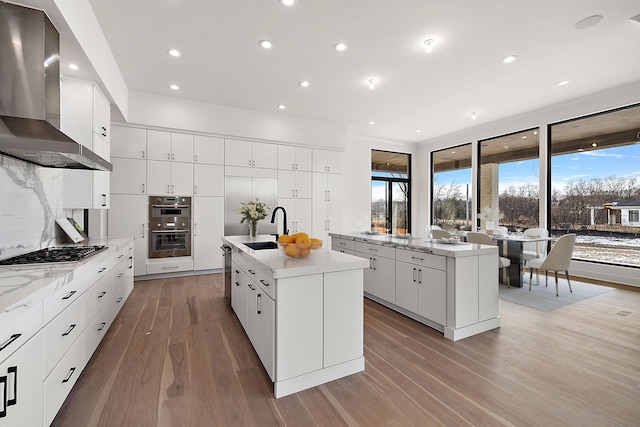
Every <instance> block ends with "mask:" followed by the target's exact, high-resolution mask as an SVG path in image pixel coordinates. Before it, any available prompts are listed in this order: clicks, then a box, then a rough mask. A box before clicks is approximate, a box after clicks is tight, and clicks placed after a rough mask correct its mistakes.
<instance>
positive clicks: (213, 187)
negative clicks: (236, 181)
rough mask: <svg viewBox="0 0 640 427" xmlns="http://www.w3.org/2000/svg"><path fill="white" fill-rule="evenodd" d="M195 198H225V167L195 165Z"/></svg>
mask: <svg viewBox="0 0 640 427" xmlns="http://www.w3.org/2000/svg"><path fill="white" fill-rule="evenodd" d="M193 195H194V196H224V166H221V165H207V164H200V163H195V164H194V165H193Z"/></svg>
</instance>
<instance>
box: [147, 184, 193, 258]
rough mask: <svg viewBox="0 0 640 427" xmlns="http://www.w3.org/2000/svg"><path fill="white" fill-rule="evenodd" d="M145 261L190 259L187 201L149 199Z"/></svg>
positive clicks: (189, 220)
mask: <svg viewBox="0 0 640 427" xmlns="http://www.w3.org/2000/svg"><path fill="white" fill-rule="evenodd" d="M149 229H150V231H151V233H150V237H151V238H150V239H149V258H166V257H179V256H191V197H180V196H149Z"/></svg>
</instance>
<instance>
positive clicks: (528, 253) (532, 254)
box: [522, 228, 549, 261]
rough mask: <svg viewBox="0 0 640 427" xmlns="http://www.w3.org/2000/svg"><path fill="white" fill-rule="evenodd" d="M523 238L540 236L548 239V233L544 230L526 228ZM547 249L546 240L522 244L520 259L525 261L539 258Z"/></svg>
mask: <svg viewBox="0 0 640 427" xmlns="http://www.w3.org/2000/svg"><path fill="white" fill-rule="evenodd" d="M524 235H525V236H542V237H549V231H548V230H547V229H546V228H527V229H526V230H525V231H524ZM548 247H549V241H548V240H542V241H539V242H524V243H523V244H522V259H523V260H525V261H528V260H531V259H536V258H540V257H541V256H544V255H545V254H546V253H547V248H548Z"/></svg>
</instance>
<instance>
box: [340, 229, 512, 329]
mask: <svg viewBox="0 0 640 427" xmlns="http://www.w3.org/2000/svg"><path fill="white" fill-rule="evenodd" d="M331 238H332V247H333V248H346V249H347V250H350V248H351V247H353V246H355V248H356V254H357V255H360V256H364V255H363V250H362V249H363V248H366V247H371V248H373V249H377V251H378V252H379V253H385V254H386V256H388V257H390V256H391V254H392V251H394V252H395V256H394V262H395V276H394V277H387V278H386V280H387V285H388V286H390V288H391V287H392V288H393V289H395V293H394V294H393V295H392V293H391V291H390V288H389V289H387V291H388V294H386V295H385V294H382V293H381V291H379V290H378V289H377V280H376V279H377V277H375V276H373V275H370V276H367V275H365V281H367V280H370V281H371V282H372V283H369V284H367V283H365V286H364V289H365V292H364V295H365V296H366V297H367V298H370V299H372V300H374V301H376V302H378V303H380V304H382V305H385V306H387V307H389V308H391V309H393V310H396V311H398V312H399V313H402V314H404V315H405V316H408V317H411V318H412V319H415V320H417V321H419V322H422V323H424V324H425V325H427V326H430V327H432V328H434V329H436V330H438V331H440V332H443V333H444V336H445V338H448V339H450V340H454V341H455V340H459V339H462V338H466V337H468V336H471V335H475V334H478V333H481V332H485V331H488V330H490V329H494V328H497V327H499V326H500V315H499V312H498V248H497V247H496V246H493V245H491V246H488V245H477V244H470V243H461V242H458V243H457V244H443V243H438V242H436V241H428V240H425V239H419V238H406V237H396V236H394V235H388V234H376V235H371V234H364V233H331ZM334 239H335V244H334V242H333V240H334ZM374 253H375V252H374ZM369 256H372V255H369ZM393 297H395V300H393Z"/></svg>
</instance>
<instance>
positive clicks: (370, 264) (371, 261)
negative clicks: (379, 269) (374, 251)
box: [369, 257, 373, 270]
mask: <svg viewBox="0 0 640 427" xmlns="http://www.w3.org/2000/svg"><path fill="white" fill-rule="evenodd" d="M371 269H373V258H371V257H369V270H371Z"/></svg>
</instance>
